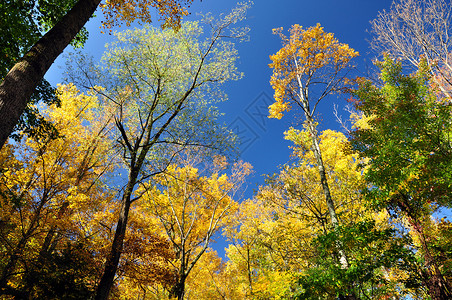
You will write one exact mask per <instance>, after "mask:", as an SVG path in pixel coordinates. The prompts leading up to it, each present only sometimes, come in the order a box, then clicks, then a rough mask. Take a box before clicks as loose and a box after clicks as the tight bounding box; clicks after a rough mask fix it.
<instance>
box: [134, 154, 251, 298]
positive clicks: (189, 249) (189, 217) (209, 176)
mask: <svg viewBox="0 0 452 300" xmlns="http://www.w3.org/2000/svg"><path fill="white" fill-rule="evenodd" d="M204 159H205V158H204ZM204 159H203V158H202V155H200V152H199V151H197V153H196V154H190V155H189V156H188V157H186V158H182V160H179V162H178V163H177V164H172V165H170V166H169V167H168V168H167V170H166V171H165V172H163V173H161V174H159V175H157V176H155V178H154V180H153V182H152V183H150V185H149V186H147V187H144V188H145V190H146V191H145V194H144V195H143V200H142V201H144V202H145V204H143V208H144V211H143V212H142V213H143V214H146V215H147V216H148V218H149V219H150V222H151V223H157V224H158V227H159V229H158V232H159V234H160V235H162V236H163V237H164V238H165V239H167V240H168V241H169V242H170V244H171V245H172V247H173V249H174V252H175V259H174V260H173V261H172V262H171V266H172V268H173V269H174V271H175V276H176V281H175V284H174V285H173V286H172V287H170V289H169V292H170V293H169V296H170V298H171V297H176V298H177V299H184V295H185V292H186V290H185V282H186V281H187V278H188V277H189V275H190V273H191V271H192V270H193V269H194V267H195V265H196V264H197V263H198V261H199V260H200V258H201V257H202V256H203V255H204V254H205V253H206V251H207V250H208V248H209V246H210V244H211V241H212V240H213V239H214V237H215V235H218V233H219V231H220V230H221V229H222V228H223V227H224V226H225V225H226V224H227V223H228V222H230V218H231V216H232V215H233V213H234V212H235V210H236V208H237V202H236V200H235V199H234V198H235V197H236V196H237V195H236V193H237V192H238V191H240V190H241V186H242V184H243V183H244V180H245V177H246V175H248V174H249V172H250V171H251V166H250V165H249V164H246V163H242V162H239V163H236V164H234V165H233V166H232V167H231V168H228V169H229V170H230V174H229V175H228V174H227V173H226V170H225V169H226V167H227V163H226V160H225V158H224V157H215V158H214V160H213V161H212V163H206V162H205V161H203V160H204Z"/></svg>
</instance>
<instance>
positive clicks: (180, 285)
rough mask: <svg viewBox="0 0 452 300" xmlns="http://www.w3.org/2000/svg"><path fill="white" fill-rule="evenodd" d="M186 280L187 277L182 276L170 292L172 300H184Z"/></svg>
mask: <svg viewBox="0 0 452 300" xmlns="http://www.w3.org/2000/svg"><path fill="white" fill-rule="evenodd" d="M185 279H186V275H180V277H179V280H178V281H177V283H176V284H175V285H174V286H173V288H172V289H171V291H170V295H169V298H170V299H174V298H177V300H183V299H184V294H185Z"/></svg>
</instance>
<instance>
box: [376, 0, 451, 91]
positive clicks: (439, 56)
mask: <svg viewBox="0 0 452 300" xmlns="http://www.w3.org/2000/svg"><path fill="white" fill-rule="evenodd" d="M451 7H452V6H451V3H450V1H448V0H427V1H423V0H397V1H394V2H393V4H392V6H391V9H390V10H389V11H386V10H383V11H382V12H380V13H379V14H378V17H377V18H376V19H375V20H373V21H372V22H371V24H372V31H373V33H374V38H373V40H372V46H373V48H374V49H375V50H377V51H379V52H380V53H386V54H389V55H391V56H392V57H393V58H398V59H401V60H402V61H404V62H407V63H408V64H410V65H411V66H413V67H414V68H413V69H417V68H419V64H420V63H421V61H422V59H425V61H426V62H427V64H428V65H429V67H430V72H431V74H432V75H434V76H433V77H432V80H433V81H434V82H435V83H436V84H437V85H438V86H439V88H440V90H441V92H442V94H443V95H445V96H446V97H448V98H449V99H450V98H451V97H452V80H451V74H452V61H451V58H450V57H451V54H452V41H451V39H450V32H451V30H452V11H451V9H452V8H451Z"/></svg>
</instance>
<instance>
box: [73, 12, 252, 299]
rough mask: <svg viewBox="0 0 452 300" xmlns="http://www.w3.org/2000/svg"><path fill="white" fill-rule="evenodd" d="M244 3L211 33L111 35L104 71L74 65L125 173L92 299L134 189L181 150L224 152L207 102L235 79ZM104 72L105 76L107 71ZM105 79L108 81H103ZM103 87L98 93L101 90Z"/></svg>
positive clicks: (110, 274)
mask: <svg viewBox="0 0 452 300" xmlns="http://www.w3.org/2000/svg"><path fill="white" fill-rule="evenodd" d="M246 8H247V5H246V4H244V5H242V6H240V7H239V8H237V9H236V10H234V11H233V12H232V13H231V14H229V15H227V16H225V17H224V19H216V20H214V19H213V18H211V17H209V18H208V20H207V21H210V25H211V29H212V31H211V32H210V34H209V35H208V37H207V38H206V39H204V40H201V38H200V36H201V34H202V33H203V29H202V27H201V26H200V25H199V24H198V23H197V22H192V23H185V24H183V25H182V26H181V28H180V29H179V30H178V31H177V32H175V31H174V30H172V29H166V30H163V31H162V30H159V29H156V28H151V27H145V28H143V29H136V30H133V31H130V30H129V31H125V32H123V33H117V34H116V37H117V41H116V42H114V43H113V44H111V45H110V46H109V47H108V49H107V51H106V52H105V53H104V56H103V59H102V62H103V65H100V66H93V65H92V64H86V63H85V62H86V61H83V60H82V61H80V62H79V63H78V66H79V67H80V69H76V70H74V71H73V73H72V74H73V75H74V76H75V77H77V75H79V74H81V76H79V77H78V79H76V80H77V82H78V84H79V85H80V86H84V87H85V88H88V89H92V90H95V91H96V92H97V93H98V94H99V95H101V97H103V100H102V101H103V102H104V103H105V107H106V110H109V111H110V113H112V114H113V116H114V120H115V124H116V136H114V137H113V139H112V140H113V141H117V143H116V147H117V148H118V149H119V151H120V152H121V153H122V158H123V166H124V169H125V170H126V171H127V180H125V185H124V189H123V192H122V195H121V199H120V203H121V211H120V214H119V218H118V222H117V226H116V229H115V238H114V241H113V245H112V247H111V251H110V254H109V255H108V256H107V260H106V263H105V271H104V273H103V276H102V279H101V281H100V283H99V286H98V291H97V296H96V299H106V298H107V297H108V294H109V291H110V289H111V286H112V284H113V280H114V277H115V274H116V270H117V267H118V263H119V259H120V256H121V253H122V250H123V241H124V238H125V233H126V229H127V222H128V217H129V211H130V207H131V204H132V203H133V202H134V201H136V200H138V199H139V198H140V195H134V191H135V190H136V188H137V187H138V186H140V185H142V184H144V183H145V182H146V181H147V180H149V179H150V178H152V176H153V175H155V174H158V173H160V172H162V171H163V170H165V169H166V167H167V166H168V165H169V164H170V163H171V161H172V159H173V158H174V156H175V155H176V154H177V153H178V152H179V151H182V150H183V149H185V148H187V147H203V148H206V149H207V148H209V149H213V150H216V151H220V152H221V151H223V150H224V151H226V152H227V151H228V150H227V149H228V143H229V142H228V139H229V136H228V131H227V130H225V129H224V128H223V127H222V126H220V125H218V124H217V123H216V117H217V116H218V112H217V110H216V109H215V108H214V107H213V106H211V104H212V102H215V101H220V100H222V99H223V94H222V92H221V91H220V90H219V86H220V85H221V84H222V83H224V82H225V81H228V80H236V79H239V78H240V77H241V74H240V73H239V72H237V70H236V67H235V60H236V50H235V49H234V46H233V43H232V40H231V39H230V40H229V41H224V40H223V38H224V37H230V38H240V37H242V35H243V31H241V30H234V29H232V28H230V26H232V25H233V24H234V23H235V22H237V21H239V20H241V19H243V18H244V16H245V11H246ZM105 70H108V72H105ZM105 75H108V76H105ZM99 86H102V87H99Z"/></svg>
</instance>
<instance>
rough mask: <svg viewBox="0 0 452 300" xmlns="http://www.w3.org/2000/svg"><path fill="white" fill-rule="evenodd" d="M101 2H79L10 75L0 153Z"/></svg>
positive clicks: (0, 96) (4, 86)
mask: <svg viewBox="0 0 452 300" xmlns="http://www.w3.org/2000/svg"><path fill="white" fill-rule="evenodd" d="M100 1H101V0H79V1H78V2H77V3H76V4H75V5H74V7H73V8H72V9H71V10H70V11H69V12H68V13H67V14H66V15H65V16H64V17H63V18H62V19H61V20H60V21H59V22H58V23H57V24H56V25H55V26H54V27H53V28H52V29H50V30H49V31H48V32H47V33H46V34H45V35H44V36H43V37H42V38H41V39H40V40H39V41H37V42H36V44H35V45H34V46H33V47H32V48H31V49H30V51H28V52H27V53H26V54H25V55H24V56H23V57H22V58H21V59H20V60H19V61H18V62H17V63H16V64H15V65H14V66H13V68H12V69H11V70H10V71H9V72H8V74H7V75H6V76H5V78H4V80H3V82H2V83H1V85H0V149H1V148H2V147H3V145H4V144H5V142H6V140H7V139H8V137H9V135H10V134H11V132H12V131H13V129H14V126H15V125H16V124H17V122H18V120H19V117H20V115H21V114H22V113H23V111H24V110H25V108H26V106H27V103H28V102H29V100H30V97H31V95H32V94H33V92H34V91H35V89H36V87H37V86H38V84H39V83H40V82H41V81H42V79H43V78H44V75H45V73H46V72H47V70H48V69H49V68H50V66H51V65H52V64H53V62H54V61H55V59H56V58H57V57H58V56H59V55H60V54H61V52H63V50H64V49H65V48H66V47H67V45H69V43H70V42H71V41H72V39H73V38H74V37H75V36H76V35H77V33H78V32H79V31H80V29H82V27H83V26H84V25H85V23H86V22H88V20H89V18H90V17H91V16H92V15H93V14H94V11H95V10H96V8H97V6H98V5H99V3H100Z"/></svg>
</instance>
